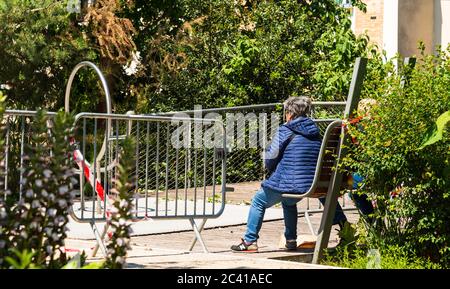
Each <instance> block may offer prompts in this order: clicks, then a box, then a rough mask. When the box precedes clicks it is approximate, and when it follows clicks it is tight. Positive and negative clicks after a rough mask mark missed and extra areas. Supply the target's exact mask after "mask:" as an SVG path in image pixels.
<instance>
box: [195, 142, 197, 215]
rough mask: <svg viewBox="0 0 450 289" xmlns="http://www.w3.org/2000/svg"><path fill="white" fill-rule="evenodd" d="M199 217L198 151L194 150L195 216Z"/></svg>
mask: <svg viewBox="0 0 450 289" xmlns="http://www.w3.org/2000/svg"><path fill="white" fill-rule="evenodd" d="M195 215H197V149H196V148H194V216H195Z"/></svg>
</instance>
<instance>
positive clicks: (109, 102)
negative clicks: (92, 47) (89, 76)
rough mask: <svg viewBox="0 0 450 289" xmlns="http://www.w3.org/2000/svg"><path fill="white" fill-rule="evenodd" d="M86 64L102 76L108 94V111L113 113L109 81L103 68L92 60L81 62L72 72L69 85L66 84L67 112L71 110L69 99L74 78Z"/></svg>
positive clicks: (65, 103) (65, 106)
mask: <svg viewBox="0 0 450 289" xmlns="http://www.w3.org/2000/svg"><path fill="white" fill-rule="evenodd" d="M84 66H87V67H90V68H92V69H94V71H95V72H96V73H97V75H98V77H99V78H100V81H101V82H102V86H103V90H104V91H105V96H106V113H108V114H109V113H112V108H111V95H110V93H109V88H108V83H107V82H106V79H105V76H104V75H103V73H102V72H101V70H100V69H99V68H98V67H97V65H95V64H94V63H92V62H90V61H83V62H80V63H78V64H77V65H76V66H75V68H74V69H73V70H72V73H71V74H70V76H69V81H68V82H67V86H66V95H65V101H64V109H65V111H66V112H69V111H70V110H69V100H70V90H71V89H72V82H73V79H74V78H75V75H76V74H77V72H78V70H80V68H82V67H84Z"/></svg>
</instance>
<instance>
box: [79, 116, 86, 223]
mask: <svg viewBox="0 0 450 289" xmlns="http://www.w3.org/2000/svg"><path fill="white" fill-rule="evenodd" d="M81 146H82V148H81V150H82V151H83V161H82V163H81V173H80V183H81V187H80V194H81V196H80V202H81V206H80V207H81V219H83V218H84V209H85V207H84V202H85V200H84V178H85V177H84V170H85V168H86V118H83V139H82V144H81Z"/></svg>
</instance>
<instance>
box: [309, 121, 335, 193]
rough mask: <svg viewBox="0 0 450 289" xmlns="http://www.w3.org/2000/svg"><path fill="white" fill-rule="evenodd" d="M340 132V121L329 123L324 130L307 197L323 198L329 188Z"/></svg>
mask: <svg viewBox="0 0 450 289" xmlns="http://www.w3.org/2000/svg"><path fill="white" fill-rule="evenodd" d="M341 132H342V121H340V120H337V121H334V122H332V123H330V124H329V125H328V127H327V129H326V130H325V133H324V135H323V139H322V145H321V148H320V153H319V157H318V160H317V166H316V172H315V176H314V181H313V185H312V186H311V189H310V190H309V192H308V193H309V197H312V198H319V197H325V196H326V194H327V192H328V188H329V186H330V182H331V178H332V173H333V170H335V169H336V158H337V155H338V154H339V149H340V147H339V144H340V137H341Z"/></svg>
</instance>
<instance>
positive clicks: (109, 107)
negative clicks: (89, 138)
mask: <svg viewBox="0 0 450 289" xmlns="http://www.w3.org/2000/svg"><path fill="white" fill-rule="evenodd" d="M85 66H86V67H90V68H92V69H93V70H94V71H95V72H96V73H97V75H98V77H99V78H100V81H101V82H102V86H103V90H104V92H105V96H106V113H107V114H111V113H112V105H111V94H110V93H109V88H108V83H107V82H106V79H105V76H104V75H103V73H102V71H101V70H100V69H99V68H98V67H97V65H95V64H94V63H92V62H90V61H82V62H80V63H78V64H77V65H76V66H75V67H74V69H73V70H72V73H70V76H69V81H68V82H67V86H66V94H65V100H64V110H65V111H66V112H69V111H70V109H69V107H70V91H71V89H72V83H73V80H74V78H75V75H76V74H77V72H78V70H80V68H82V67H85ZM110 128H111V121H110V120H108V121H107V124H106V131H105V140H104V141H103V145H102V147H101V149H100V151H99V153H98V155H97V157H96V158H95V157H94V159H96V160H97V164H95V165H97V167H98V168H100V160H101V159H102V158H103V156H104V155H105V151H106V145H107V142H108V134H109V130H110ZM105 167H106V166H105ZM98 172H100V169H99V170H98Z"/></svg>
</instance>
